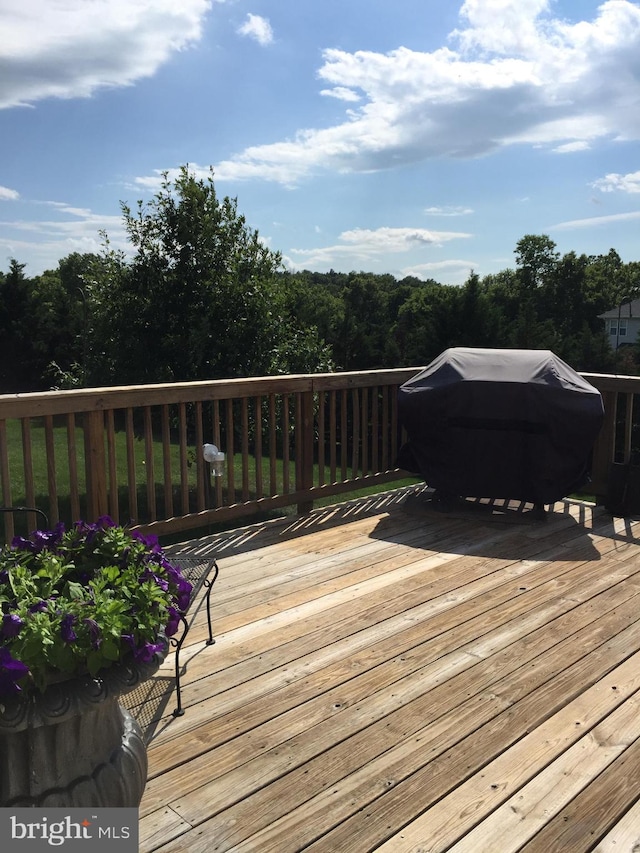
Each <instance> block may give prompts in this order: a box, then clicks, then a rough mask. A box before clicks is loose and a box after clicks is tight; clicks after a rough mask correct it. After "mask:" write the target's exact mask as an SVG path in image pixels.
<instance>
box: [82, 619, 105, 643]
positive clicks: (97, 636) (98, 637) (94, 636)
mask: <svg viewBox="0 0 640 853" xmlns="http://www.w3.org/2000/svg"><path fill="white" fill-rule="evenodd" d="M83 622H84V624H85V625H86V626H87V627H88V628H89V636H90V637H91V645H92V646H93V648H94V649H99V648H100V646H101V645H102V633H101V631H100V626H99V625H98V623H97V622H96V620H95V619H83Z"/></svg>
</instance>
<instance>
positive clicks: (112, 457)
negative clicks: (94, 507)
mask: <svg viewBox="0 0 640 853" xmlns="http://www.w3.org/2000/svg"><path fill="white" fill-rule="evenodd" d="M106 421H107V425H106V430H107V467H108V469H109V515H110V516H111V518H112V519H113V520H114V521H115V522H116V524H119V523H120V495H119V494H118V460H117V454H116V423H115V421H116V419H115V414H114V411H113V409H109V411H108V412H107V417H106Z"/></svg>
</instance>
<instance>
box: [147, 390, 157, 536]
mask: <svg viewBox="0 0 640 853" xmlns="http://www.w3.org/2000/svg"><path fill="white" fill-rule="evenodd" d="M144 461H145V468H146V475H147V476H146V480H147V515H148V517H149V521H155V520H156V518H157V517H158V515H157V511H156V476H155V471H154V460H153V424H152V423H151V407H150V406H145V407H144Z"/></svg>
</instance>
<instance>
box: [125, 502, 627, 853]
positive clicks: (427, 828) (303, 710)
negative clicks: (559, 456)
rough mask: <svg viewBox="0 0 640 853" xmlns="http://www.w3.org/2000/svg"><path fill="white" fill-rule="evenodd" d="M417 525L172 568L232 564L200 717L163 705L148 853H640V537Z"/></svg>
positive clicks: (197, 648)
mask: <svg viewBox="0 0 640 853" xmlns="http://www.w3.org/2000/svg"><path fill="white" fill-rule="evenodd" d="M422 501H423V495H422V494H421V492H420V490H419V489H414V490H408V491H404V492H394V493H388V494H385V495H383V496H379V497H376V498H371V499H365V500H361V501H358V502H354V503H349V504H344V505H342V506H339V507H334V508H331V509H327V510H318V511H316V512H314V513H313V514H311V515H310V516H308V517H306V518H300V519H295V520H293V521H291V520H290V521H277V522H269V523H266V524H262V525H255V526H251V527H246V528H244V529H242V530H236V531H233V532H230V533H227V534H223V535H218V536H212V537H210V538H205V539H201V540H198V541H191V542H189V543H186V544H185V545H184V546H174V547H173V548H172V549H171V550H172V552H173V554H174V555H176V556H179V555H180V554H183V555H187V554H193V553H213V554H215V555H216V556H217V557H218V561H219V565H220V576H219V579H218V581H217V583H216V586H215V587H214V591H213V598H212V600H213V615H214V625H215V632H216V635H217V643H216V644H215V645H214V646H209V647H207V646H205V644H204V639H205V633H206V624H205V615H204V613H203V612H202V609H201V610H200V611H198V613H197V615H196V619H195V623H194V627H193V629H192V632H191V634H190V635H189V646H188V647H186V648H185V650H184V651H183V656H184V662H185V663H186V664H187V668H186V674H185V679H184V682H183V686H184V692H183V699H184V703H185V706H186V709H187V710H186V714H185V716H183V717H180V718H175V719H174V718H173V717H171V716H170V711H171V709H172V708H173V704H172V703H173V701H174V697H173V696H169V697H167V695H166V688H167V687H168V686H170V685H171V678H170V675H171V669H170V662H167V663H166V664H165V667H166V669H164V668H163V670H161V672H160V673H159V675H158V676H157V677H156V679H155V680H154V681H153V682H152V683H151V684H150V685H148V690H149V695H148V698H147V702H146V703H145V705H144V707H143V708H141V709H140V714H141V719H142V718H144V717H145V715H146V720H144V724H145V725H147V730H148V732H149V734H150V748H149V762H150V768H149V771H150V775H149V782H148V785H147V789H146V792H145V795H144V798H143V801H142V804H141V811H140V815H141V821H140V833H141V847H140V849H141V851H142V853H148V851H155V850H157V851H161V853H196V851H197V853H214V851H215V852H216V853H219V851H238V853H240V852H241V853H249V851H250V853H271V852H273V853H287V851H301V850H305V851H313V853H341V851H344V853H364V851H370V850H378V851H385V853H403V851H444V850H452V851H456V853H462V851H469V853H479V851H486V853H509V851H516V850H518V851H527V853H534V851H535V852H536V853H538V851H539V853H551V851H562V853H579V851H587V850H589V851H592V850H595V851H599V853H605V851H607V853H609V851H611V853H613V851H616V853H621V851H628V853H631V851H634V850H640V693H639V692H638V691H639V690H640V523H634V522H630V521H628V520H624V519H612V518H611V517H610V516H608V515H607V514H606V513H605V512H604V511H603V510H601V509H600V508H596V507H594V506H592V505H588V504H581V503H577V502H562V503H557V504H555V506H554V507H553V511H552V512H551V513H550V514H549V516H548V519H547V521H546V522H545V521H537V522H531V523H524V519H521V521H522V523H506V521H504V522H503V521H500V522H497V521H495V519H493V518H488V517H486V516H485V515H483V514H482V513H477V515H476V516H473V515H472V516H470V517H468V518H452V517H449V516H446V515H443V514H440V515H438V514H435V513H430V512H428V511H426V510H425V509H424V506H423V504H422ZM505 518H506V517H505ZM158 708H159V709H160V710H159V713H162V712H164V714H165V716H163V717H162V718H161V719H159V720H157V721H156V722H153V721H152V720H151V719H150V717H151V715H152V713H153V711H154V710H156V709H158Z"/></svg>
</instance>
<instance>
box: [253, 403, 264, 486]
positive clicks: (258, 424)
mask: <svg viewBox="0 0 640 853" xmlns="http://www.w3.org/2000/svg"><path fill="white" fill-rule="evenodd" d="M253 406H254V415H253V420H254V423H253V430H254V446H255V449H254V456H255V460H256V499H257V500H260V498H262V496H263V486H262V397H254V399H253Z"/></svg>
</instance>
